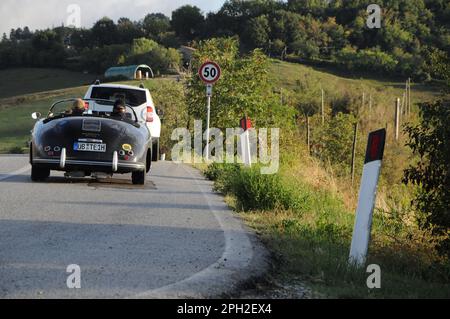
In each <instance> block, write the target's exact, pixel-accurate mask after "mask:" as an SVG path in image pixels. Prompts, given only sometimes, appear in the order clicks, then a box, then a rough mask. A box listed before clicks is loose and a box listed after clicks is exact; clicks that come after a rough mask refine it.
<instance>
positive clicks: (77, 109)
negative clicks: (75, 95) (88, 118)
mask: <svg viewBox="0 0 450 319" xmlns="http://www.w3.org/2000/svg"><path fill="white" fill-rule="evenodd" d="M84 111H86V109H85V108H84V102H83V100H82V99H76V100H75V101H74V102H73V104H72V108H71V109H70V110H69V111H68V112H67V113H68V114H71V115H76V116H81V115H83V113H84Z"/></svg>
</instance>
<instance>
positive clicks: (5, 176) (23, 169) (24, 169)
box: [0, 165, 31, 181]
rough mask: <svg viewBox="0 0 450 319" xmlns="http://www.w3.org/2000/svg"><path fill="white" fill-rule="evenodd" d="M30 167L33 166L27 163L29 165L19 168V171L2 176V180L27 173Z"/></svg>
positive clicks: (0, 177)
mask: <svg viewBox="0 0 450 319" xmlns="http://www.w3.org/2000/svg"><path fill="white" fill-rule="evenodd" d="M30 168H31V166H30V165H27V166H24V167H22V168H20V169H18V170H17V171H14V172H11V173H8V174H5V175H4V176H0V181H4V180H5V179H8V178H11V177H13V176H17V175H20V174H22V173H25V172H27V171H29V170H30Z"/></svg>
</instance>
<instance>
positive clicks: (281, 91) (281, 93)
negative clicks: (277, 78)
mask: <svg viewBox="0 0 450 319" xmlns="http://www.w3.org/2000/svg"><path fill="white" fill-rule="evenodd" d="M280 99H281V105H283V88H280Z"/></svg>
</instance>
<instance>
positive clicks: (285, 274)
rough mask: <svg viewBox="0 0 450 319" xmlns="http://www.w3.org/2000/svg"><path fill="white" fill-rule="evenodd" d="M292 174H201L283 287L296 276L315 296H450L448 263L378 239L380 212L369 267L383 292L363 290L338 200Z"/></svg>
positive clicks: (382, 226)
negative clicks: (266, 253)
mask: <svg viewBox="0 0 450 319" xmlns="http://www.w3.org/2000/svg"><path fill="white" fill-rule="evenodd" d="M292 170H293V168H292V167H290V166H289V167H288V166H284V167H282V169H281V171H280V173H279V174H277V175H273V176H271V177H268V176H263V175H261V174H260V173H259V169H258V167H252V168H251V169H245V168H241V167H239V166H238V165H231V166H230V165H223V164H213V165H210V166H209V167H208V168H206V169H205V171H204V172H205V175H206V176H207V177H209V178H210V179H212V180H214V181H215V182H214V184H215V187H216V189H217V190H218V191H221V192H222V193H224V194H225V195H227V198H228V203H229V204H230V206H232V208H234V209H235V210H236V211H238V212H239V213H240V215H241V217H242V218H243V219H244V220H245V221H246V222H247V224H248V225H250V226H251V227H252V228H253V229H255V230H256V231H257V233H258V234H259V235H260V237H261V238H262V240H263V241H264V243H265V244H266V246H267V247H268V248H269V250H270V251H272V253H273V255H274V256H275V257H276V261H275V263H276V267H275V269H276V270H275V272H274V274H272V275H273V276H275V277H277V278H282V279H283V280H285V281H288V282H289V279H290V278H302V279H303V280H304V281H305V282H306V283H307V285H309V286H310V287H311V288H312V289H313V291H314V293H315V294H316V295H319V296H325V297H332V298H450V285H449V283H450V265H449V264H448V261H441V260H440V259H438V260H432V259H430V258H429V256H427V255H426V254H425V255H417V254H416V253H415V252H414V251H413V252H411V251H408V250H407V249H405V248H400V247H396V246H393V245H392V243H391V242H388V241H386V240H383V237H382V236H381V233H383V232H386V231H388V229H389V224H388V222H387V221H386V220H383V217H382V216H381V215H379V214H376V215H375V216H374V223H373V227H372V233H373V235H372V236H373V237H374V239H373V240H372V242H371V247H370V252H369V257H368V263H367V264H377V265H379V266H380V267H381V289H372V290H371V289H368V288H367V285H366V281H367V277H368V276H369V274H368V273H366V272H365V269H356V268H354V267H352V266H350V265H349V264H348V254H349V250H350V242H351V236H352V229H353V223H354V214H353V213H352V212H351V211H349V210H348V209H347V208H346V207H345V205H344V204H343V201H342V200H341V199H340V198H339V196H337V195H336V194H334V193H333V192H331V191H329V190H327V189H324V188H317V187H313V186H312V185H310V184H308V183H307V182H305V181H303V180H302V179H301V178H296V177H294V178H293V176H292V174H293V172H292ZM267 179H270V180H271V182H269V183H268V182H267ZM254 198H260V199H261V200H259V201H255V200H252V199H254ZM393 234H394V236H396V237H397V240H399V241H404V242H408V241H410V240H411V241H412V240H413V239H409V238H408V236H404V234H403V229H399V230H394V231H393ZM422 240H426V238H422ZM414 249H415V247H414ZM417 249H419V248H417ZM425 249H428V247H425Z"/></svg>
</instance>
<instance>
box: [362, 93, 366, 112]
mask: <svg viewBox="0 0 450 319" xmlns="http://www.w3.org/2000/svg"><path fill="white" fill-rule="evenodd" d="M365 104H366V92H363V95H362V104H361V110H364V106H365Z"/></svg>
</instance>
